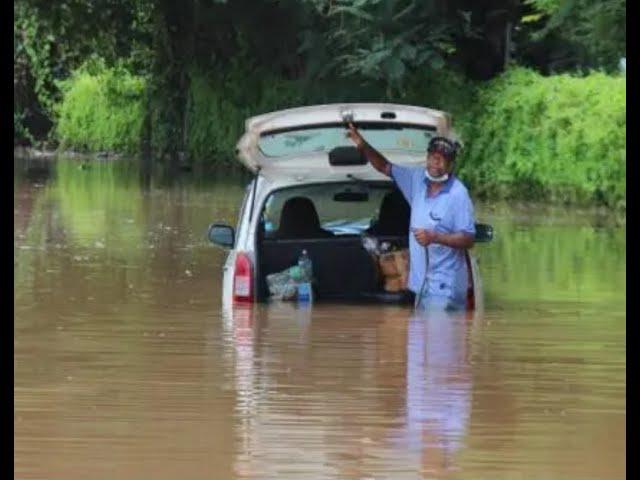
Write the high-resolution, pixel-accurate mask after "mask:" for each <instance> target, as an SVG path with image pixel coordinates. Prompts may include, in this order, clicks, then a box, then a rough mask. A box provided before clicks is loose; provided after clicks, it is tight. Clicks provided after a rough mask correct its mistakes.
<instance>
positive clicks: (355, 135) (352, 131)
mask: <svg viewBox="0 0 640 480" xmlns="http://www.w3.org/2000/svg"><path fill="white" fill-rule="evenodd" d="M348 125H349V131H348V132H347V137H348V138H349V139H351V141H352V142H353V143H355V144H356V147H358V148H362V147H363V146H364V144H365V141H364V138H362V135H360V132H358V130H356V127H355V126H354V125H353V123H351V122H349V123H348Z"/></svg>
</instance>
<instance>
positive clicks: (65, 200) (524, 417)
mask: <svg viewBox="0 0 640 480" xmlns="http://www.w3.org/2000/svg"><path fill="white" fill-rule="evenodd" d="M15 165H16V168H15V172H16V174H15V175H16V176H15V180H14V187H15V195H14V198H15V200H14V220H15V226H14V239H15V241H14V244H15V246H14V266H15V270H14V271H15V274H14V279H15V293H14V298H15V300H14V303H15V318H14V351H15V357H14V373H15V380H14V405H15V406H14V409H15V411H14V432H15V433H14V435H15V451H14V469H15V478H24V479H36V478H38V479H41V478H46V479H65V480H71V479H108V478H112V479H116V478H117V479H143V478H153V479H156V480H159V479H244V478H250V479H283V480H284V479H307V478H308V479H376V480H378V479H423V478H424V479H427V478H456V479H460V478H464V479H563V480H566V479H580V480H586V479H606V480H611V479H622V478H624V477H625V460H626V454H625V450H626V442H625V417H626V404H625V391H626V360H625V350H626V337H625V321H626V306H625V296H626V265H625V263H626V240H625V233H626V226H625V224H624V223H622V224H620V223H616V222H615V221H612V220H611V218H610V217H607V216H606V215H605V216H603V215H598V214H595V213H593V212H587V211H579V210H575V209H572V210H563V209H550V208H543V207H531V206H518V205H510V206H502V207H499V206H496V205H490V204H483V205H477V217H478V220H479V221H484V222H488V223H491V224H493V225H494V227H495V229H496V238H495V240H494V242H493V243H491V244H485V245H478V246H477V247H476V253H477V255H478V257H479V264H480V269H481V273H482V277H483V282H484V290H485V311H484V312H477V313H476V314H474V315H472V316H458V317H440V316H437V315H430V316H422V317H421V316H416V315H414V314H413V312H412V311H411V309H409V308H404V307H396V306H352V305H325V304H315V305H313V306H311V307H308V308H305V307H303V306H301V307H299V306H297V305H296V304H280V305H277V304H274V305H260V306H257V307H255V308H235V309H233V310H225V309H223V307H222V302H221V275H222V264H223V262H224V259H225V252H224V251H223V250H221V249H219V248H217V247H214V246H212V245H210V244H208V243H207V241H206V238H205V232H206V228H207V225H208V224H209V223H210V222H212V221H214V220H216V221H223V222H226V223H229V224H232V225H235V222H236V215H237V211H238V208H239V204H240V200H241V198H242V193H243V188H244V184H245V183H246V180H243V179H225V180H222V179H220V180H216V179H212V180H210V181H204V180H202V179H199V178H197V176H195V175H191V176H190V175H189V174H185V175H184V178H180V179H178V180H177V181H174V182H173V183H171V184H163V183H162V182H161V181H150V182H149V183H148V184H145V183H144V182H141V180H140V176H139V175H138V174H137V172H136V170H135V168H133V167H131V166H130V165H128V164H127V163H126V162H119V163H117V164H109V163H97V162H96V163H92V164H89V165H85V166H82V165H81V164H80V163H78V162H77V161H72V160H64V159H61V160H59V161H57V162H43V161H16V164H15Z"/></svg>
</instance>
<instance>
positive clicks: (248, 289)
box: [233, 252, 253, 303]
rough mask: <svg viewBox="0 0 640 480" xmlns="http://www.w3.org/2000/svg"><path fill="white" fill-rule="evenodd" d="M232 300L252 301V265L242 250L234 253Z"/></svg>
mask: <svg viewBox="0 0 640 480" xmlns="http://www.w3.org/2000/svg"><path fill="white" fill-rule="evenodd" d="M233 301H234V302H240V303H251V302H253V266H252V265H251V259H250V258H249V256H248V255H247V254H246V253H244V252H238V254H237V255H236V265H235V269H234V272H233Z"/></svg>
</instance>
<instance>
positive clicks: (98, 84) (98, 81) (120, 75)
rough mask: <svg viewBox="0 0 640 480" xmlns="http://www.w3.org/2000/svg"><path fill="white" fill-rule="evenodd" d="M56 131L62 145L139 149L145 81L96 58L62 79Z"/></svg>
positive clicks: (126, 149) (122, 149)
mask: <svg viewBox="0 0 640 480" xmlns="http://www.w3.org/2000/svg"><path fill="white" fill-rule="evenodd" d="M59 84H60V88H61V90H62V92H63V100H62V102H61V103H60V104H58V105H57V114H58V124H57V129H56V133H57V136H58V138H59V140H60V141H61V147H62V148H69V147H71V148H76V149H79V150H92V151H96V150H116V151H124V152H134V151H136V150H137V149H138V147H139V143H140V135H141V128H142V121H143V115H144V104H143V98H144V91H145V81H144V79H143V78H142V77H139V76H135V75H132V74H131V73H129V72H128V71H127V70H125V69H123V68H121V67H113V68H107V67H105V66H104V65H103V64H100V62H98V63H97V64H96V62H93V63H91V64H87V65H85V66H84V67H83V68H81V69H79V70H77V71H76V72H74V74H73V75H72V76H71V77H70V78H69V79H67V80H65V81H62V82H60V83H59Z"/></svg>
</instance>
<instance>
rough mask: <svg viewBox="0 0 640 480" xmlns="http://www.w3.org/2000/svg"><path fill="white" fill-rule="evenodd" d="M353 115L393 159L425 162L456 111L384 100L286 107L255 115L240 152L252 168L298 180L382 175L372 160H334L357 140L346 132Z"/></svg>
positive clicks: (368, 137) (370, 138) (367, 136)
mask: <svg viewBox="0 0 640 480" xmlns="http://www.w3.org/2000/svg"><path fill="white" fill-rule="evenodd" d="M349 118H351V119H352V121H353V123H354V124H355V126H356V127H357V128H358V130H359V131H360V133H361V134H362V135H363V137H364V138H365V139H366V140H367V142H369V144H371V145H372V146H373V147H374V148H376V149H377V150H378V151H380V152H381V153H382V154H383V155H385V157H387V158H388V159H389V160H390V161H391V162H394V163H397V164H401V165H421V164H424V161H425V153H426V150H427V145H428V143H429V140H430V139H431V138H432V137H433V136H436V135H447V134H449V133H450V132H449V130H450V128H451V117H450V116H449V114H447V113H446V112H441V111H438V110H432V109H429V108H423V107H414V106H407V105H394V104H383V103H342V104H331V105H316V106H310V107H301V108H294V109H289V110H281V111H278V112H273V113H268V114H265V115H259V116H256V117H252V118H249V119H248V120H247V121H246V122H245V133H244V135H243V136H242V137H241V138H240V141H239V142H238V145H237V150H236V153H237V155H238V158H239V159H240V161H241V162H242V163H243V164H244V165H245V166H246V167H247V168H248V169H249V170H251V171H253V172H256V171H258V170H260V173H261V174H262V175H264V176H265V177H271V178H273V177H275V176H278V177H290V176H294V177H296V178H297V179H298V180H303V179H305V180H307V179H315V178H318V179H320V178H322V179H324V180H330V179H334V178H335V179H337V178H340V177H342V178H344V175H345V173H349V174H353V175H354V176H357V177H358V178H361V179H376V178H380V176H381V174H379V173H378V172H376V171H375V170H373V168H371V166H369V165H368V164H367V163H366V162H362V163H361V164H354V162H351V163H348V164H347V165H346V166H345V164H344V163H343V164H342V165H337V164H335V163H334V164H332V162H330V161H329V158H330V155H332V152H333V154H335V153H336V152H341V153H344V152H345V151H347V152H348V148H349V147H353V143H352V142H351V140H349V138H347V136H346V131H347V126H346V119H349Z"/></svg>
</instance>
